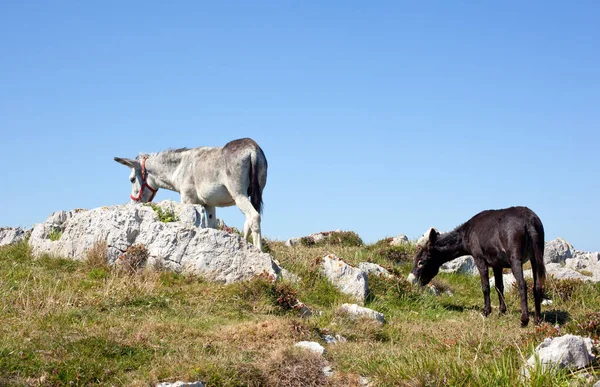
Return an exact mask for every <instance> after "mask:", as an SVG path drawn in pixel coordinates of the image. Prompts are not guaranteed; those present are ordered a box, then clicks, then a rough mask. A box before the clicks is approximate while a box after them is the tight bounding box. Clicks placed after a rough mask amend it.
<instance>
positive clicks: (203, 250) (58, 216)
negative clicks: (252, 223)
mask: <svg viewBox="0 0 600 387" xmlns="http://www.w3.org/2000/svg"><path fill="white" fill-rule="evenodd" d="M158 205H159V206H161V207H163V206H169V208H172V209H173V210H174V211H175V214H176V215H177V217H179V219H185V220H184V221H181V220H180V221H174V222H169V223H164V222H161V221H160V220H159V219H158V216H157V214H156V212H155V211H154V210H153V209H152V208H151V207H149V206H146V205H141V204H136V203H129V204H125V205H120V206H111V207H101V208H96V209H93V210H90V211H86V210H75V211H68V212H67V211H59V212H57V213H54V214H53V215H52V216H50V217H49V218H48V219H47V220H46V221H45V222H44V223H41V224H38V225H36V226H35V227H34V229H33V232H32V234H31V237H30V239H29V244H30V246H31V247H32V250H33V253H34V255H40V254H45V253H47V254H50V255H54V256H60V257H64V258H72V259H77V260H83V259H85V257H86V252H87V251H88V250H89V249H90V248H91V247H92V246H94V245H95V244H96V243H97V242H99V241H104V242H106V243H107V245H108V250H107V256H108V260H109V262H110V263H114V262H115V261H116V260H117V258H118V257H119V256H120V255H122V254H123V252H124V251H125V250H126V249H127V248H128V247H130V246H132V245H134V244H142V245H144V246H145V247H146V248H147V250H148V253H149V261H148V264H151V265H155V264H156V265H160V266H161V267H163V268H165V269H169V270H173V271H177V272H187V273H193V274H197V275H201V276H203V277H205V278H208V279H210V280H214V281H218V282H225V283H231V282H236V281H243V280H247V279H250V278H252V277H254V276H256V275H258V274H262V273H267V274H269V275H271V276H273V277H276V276H277V275H282V276H284V277H285V273H286V272H285V271H283V270H282V269H281V268H280V267H279V265H277V263H275V261H274V260H273V259H272V258H271V256H270V255H269V254H265V253H261V252H260V251H258V250H257V249H256V248H254V247H253V246H252V245H250V244H248V243H247V242H246V241H244V240H243V238H242V237H241V236H239V235H237V234H229V233H227V232H224V231H219V230H216V229H212V228H198V227H196V225H199V224H201V215H200V211H201V210H200V211H199V210H198V207H197V206H194V205H189V204H180V203H176V202H172V201H168V203H164V202H161V203H159V204H158ZM53 230H58V231H60V232H62V234H61V235H60V238H59V239H58V240H56V241H51V240H50V233H51V232H52V231H53Z"/></svg>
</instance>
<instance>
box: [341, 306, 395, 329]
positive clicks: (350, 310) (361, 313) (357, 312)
mask: <svg viewBox="0 0 600 387" xmlns="http://www.w3.org/2000/svg"><path fill="white" fill-rule="evenodd" d="M338 313H342V314H346V315H348V316H349V317H351V318H355V319H357V318H366V319H369V320H375V321H378V322H380V323H381V324H383V323H385V317H384V315H383V313H380V312H377V311H375V310H373V309H369V308H365V307H363V306H360V305H356V304H343V305H342V306H340V307H339V309H338Z"/></svg>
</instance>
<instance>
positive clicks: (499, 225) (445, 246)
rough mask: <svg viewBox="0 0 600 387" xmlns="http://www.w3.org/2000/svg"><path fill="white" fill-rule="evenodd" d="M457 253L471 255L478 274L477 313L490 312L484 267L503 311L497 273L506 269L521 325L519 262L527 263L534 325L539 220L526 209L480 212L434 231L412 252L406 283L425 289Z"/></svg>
mask: <svg viewBox="0 0 600 387" xmlns="http://www.w3.org/2000/svg"><path fill="white" fill-rule="evenodd" d="M462 255H472V256H473V259H474V261H475V265H476V266H477V269H478V270H479V274H480V275H481V288H482V290H483V298H484V302H485V305H484V308H483V314H484V316H487V315H489V314H490V313H491V311H492V307H491V306H490V280H489V273H488V269H489V268H490V267H491V268H492V269H493V270H494V277H495V278H496V290H497V292H498V298H499V299H500V313H504V312H505V311H506V305H505V303H504V282H503V281H502V269H503V268H510V269H512V272H513V275H514V276H515V279H516V280H517V283H518V285H519V293H520V294H521V326H523V327H524V326H526V325H527V324H528V323H529V310H528V308H527V287H526V284H525V279H524V278H523V263H525V262H527V260H531V268H532V269H533V283H534V288H533V296H534V301H535V323H536V324H539V323H540V321H541V318H540V308H541V303H542V293H543V289H544V280H545V278H546V267H545V266H544V226H543V225H542V222H541V221H540V218H538V216H537V215H536V214H535V213H534V212H533V211H531V210H530V209H529V208H527V207H510V208H506V209H503V210H488V211H482V212H480V213H479V214H477V215H475V216H474V217H472V218H471V219H469V220H468V221H467V222H466V223H464V224H463V225H461V226H458V227H457V228H456V229H454V231H451V232H449V233H447V234H442V235H440V234H438V233H437V232H436V231H435V230H434V229H432V230H431V231H430V233H429V240H428V241H427V243H426V245H425V246H423V247H422V248H421V249H419V251H418V252H417V255H416V256H415V263H414V267H413V269H412V272H411V273H410V274H409V276H408V280H409V281H410V282H412V283H416V282H419V283H420V284H421V285H426V284H427V283H429V281H431V279H432V278H433V277H435V275H436V274H437V273H438V271H439V269H440V266H441V265H442V264H444V263H446V262H448V261H451V260H453V259H454V258H457V257H460V256H462Z"/></svg>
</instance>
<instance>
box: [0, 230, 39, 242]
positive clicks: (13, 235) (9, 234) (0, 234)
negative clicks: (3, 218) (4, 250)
mask: <svg viewBox="0 0 600 387" xmlns="http://www.w3.org/2000/svg"><path fill="white" fill-rule="evenodd" d="M31 230H32V229H28V230H23V229H22V228H21V227H1V228H0V246H6V245H12V244H13V243H17V242H20V241H22V240H23V239H26V238H28V237H29V236H30V235H31Z"/></svg>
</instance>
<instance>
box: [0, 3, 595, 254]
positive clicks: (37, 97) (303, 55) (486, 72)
mask: <svg viewBox="0 0 600 387" xmlns="http://www.w3.org/2000/svg"><path fill="white" fill-rule="evenodd" d="M471 3H473V4H469V2H455V1H453V2H445V1H444V2H442V1H423V2H404V1H389V2H388V1H380V2H370V3H367V2H357V1H343V2H342V1H330V2H317V1H303V2H290V1H277V2H275V1H268V2H267V1H262V2H249V1H239V2H231V1H223V2H200V1H197V2H196V1H189V2H186V1H179V2H175V3H173V2H170V3H169V2H158V1H143V2H142V1H127V2H118V1H103V2H99V1H98V2H75V1H61V2H54V3H34V2H18V1H4V2H1V3H0V52H1V54H0V85H1V86H0V117H1V119H0V130H1V137H0V138H1V139H2V145H3V146H2V152H0V165H1V167H0V181H1V182H2V183H1V184H2V189H1V190H0V225H6V226H30V225H32V224H34V223H36V222H41V221H43V220H44V219H45V218H46V217H47V216H48V215H50V214H51V213H52V212H54V211H56V210H60V209H72V208H80V207H81V208H94V207H99V206H104V205H112V204H120V203H124V202H127V201H128V196H129V191H130V184H129V181H128V176H129V171H128V170H126V168H125V167H123V166H121V165H119V164H117V163H115V162H114V161H113V157H114V156H120V157H133V156H135V155H136V154H137V153H138V152H141V151H144V152H155V151H160V150H163V149H166V148H175V147H183V146H186V147H194V146H222V145H224V144H225V143H226V142H227V141H230V140H232V139H236V138H240V137H252V138H254V139H255V140H256V141H257V142H258V143H259V144H260V145H261V147H262V148H263V150H264V151H265V153H266V156H267V158H268V160H269V173H268V182H267V187H266V189H265V196H264V200H265V212H264V215H263V224H262V225H263V232H264V234H265V235H266V236H267V237H270V238H275V239H285V238H289V237H292V236H301V235H306V234H308V233H311V232H316V231H320V230H329V229H337V228H341V229H346V230H353V231H356V232H358V233H359V234H360V235H361V236H362V237H363V239H365V240H366V241H368V242H373V241H375V240H377V239H380V238H383V237H386V236H393V235H396V234H398V233H404V234H406V235H408V236H409V237H411V238H416V237H418V236H419V235H420V234H421V233H422V232H424V231H425V230H426V229H427V228H428V227H430V226H435V227H437V228H439V229H441V230H449V229H452V228H453V227H455V226H457V225H458V224H460V223H462V222H464V221H466V220H467V219H469V218H470V217H471V216H473V215H474V214H476V213H477V212H479V211H481V210H485V209H490V208H503V207H507V206H511V205H525V206H528V207H530V208H531V209H533V210H534V211H535V212H536V213H537V214H538V215H539V216H540V218H541V219H542V222H543V223H544V226H545V229H546V239H547V240H550V239H553V238H555V237H557V236H562V237H563V238H565V239H567V240H568V241H570V242H571V243H573V244H574V245H575V247H576V248H578V249H582V250H593V251H598V250H600V239H599V238H598V224H599V219H600V211H599V210H600V200H599V199H598V197H599V192H600V182H599V176H600V173H599V172H600V168H599V162H598V161H599V157H598V146H599V145H600V130H599V129H600V109H599V106H600V70H599V69H600V50H598V44H599V42H600V23H598V15H600V3H598V2H595V1H579V2H576V3H567V2H559V1H528V2H520V1H506V2H487V3H488V4H483V3H482V4H474V3H475V2H471ZM161 199H174V200H179V195H178V194H176V193H170V192H166V191H164V190H161V191H160V192H159V193H158V195H157V198H156V200H161ZM217 214H218V216H219V217H221V218H223V219H224V220H225V222H226V223H228V224H230V225H233V226H237V227H238V228H241V227H242V225H243V217H242V215H241V213H240V212H239V210H238V209H237V208H235V207H232V208H227V209H219V210H218V211H217Z"/></svg>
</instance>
